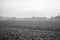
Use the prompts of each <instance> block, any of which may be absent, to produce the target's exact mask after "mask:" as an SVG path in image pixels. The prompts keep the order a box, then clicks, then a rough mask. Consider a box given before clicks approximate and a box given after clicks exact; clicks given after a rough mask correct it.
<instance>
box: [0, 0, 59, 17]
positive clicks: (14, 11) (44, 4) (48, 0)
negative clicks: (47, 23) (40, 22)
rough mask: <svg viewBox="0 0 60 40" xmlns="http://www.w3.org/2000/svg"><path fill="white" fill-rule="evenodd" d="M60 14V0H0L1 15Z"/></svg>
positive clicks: (42, 15) (37, 15) (43, 15)
mask: <svg viewBox="0 0 60 40" xmlns="http://www.w3.org/2000/svg"><path fill="white" fill-rule="evenodd" d="M57 14H60V0H0V15H2V16H16V17H32V16H36V17H45V16H46V17H50V16H56V15H57Z"/></svg>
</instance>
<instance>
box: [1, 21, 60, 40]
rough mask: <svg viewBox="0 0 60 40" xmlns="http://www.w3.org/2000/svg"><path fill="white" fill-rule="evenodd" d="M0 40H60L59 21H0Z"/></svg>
mask: <svg viewBox="0 0 60 40" xmlns="http://www.w3.org/2000/svg"><path fill="white" fill-rule="evenodd" d="M0 40H60V20H39V21H33V20H29V21H26V20H0Z"/></svg>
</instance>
